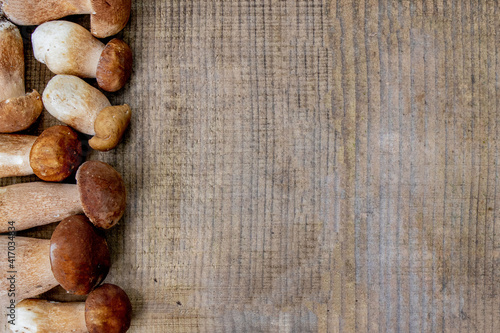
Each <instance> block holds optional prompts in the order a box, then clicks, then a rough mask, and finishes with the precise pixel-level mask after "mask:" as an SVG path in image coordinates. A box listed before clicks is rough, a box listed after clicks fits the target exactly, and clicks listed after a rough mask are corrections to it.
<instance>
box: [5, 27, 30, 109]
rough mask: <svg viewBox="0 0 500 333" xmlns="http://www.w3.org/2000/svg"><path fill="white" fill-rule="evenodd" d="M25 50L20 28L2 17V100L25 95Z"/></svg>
mask: <svg viewBox="0 0 500 333" xmlns="http://www.w3.org/2000/svg"><path fill="white" fill-rule="evenodd" d="M23 52H24V51H23V38H22V37H21V33H20V32H19V29H18V28H17V27H16V26H15V25H14V24H12V23H10V22H9V21H7V20H5V19H0V87H1V89H0V101H3V100H6V99H9V98H13V97H18V96H22V95H24V91H25V90H24V53H23Z"/></svg>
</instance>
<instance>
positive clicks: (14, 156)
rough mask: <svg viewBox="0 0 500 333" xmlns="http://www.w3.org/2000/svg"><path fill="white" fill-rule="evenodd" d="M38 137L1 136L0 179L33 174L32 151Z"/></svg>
mask: <svg viewBox="0 0 500 333" xmlns="http://www.w3.org/2000/svg"><path fill="white" fill-rule="evenodd" d="M36 138H37V137H36V136H32V135H16V134H0V178H3V177H17V176H28V175H32V174H33V169H32V168H31V166H30V151H31V147H32V146H33V144H34V143H35V140H36Z"/></svg>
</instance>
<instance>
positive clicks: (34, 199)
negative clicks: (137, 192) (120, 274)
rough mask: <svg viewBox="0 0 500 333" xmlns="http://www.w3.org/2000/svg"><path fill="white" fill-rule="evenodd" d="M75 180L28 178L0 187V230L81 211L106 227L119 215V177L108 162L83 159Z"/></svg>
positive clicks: (121, 187) (121, 208)
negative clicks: (61, 180) (60, 180)
mask: <svg viewBox="0 0 500 333" xmlns="http://www.w3.org/2000/svg"><path fill="white" fill-rule="evenodd" d="M76 182H77V183H76V184H59V183H45V182H32V183H23V184H14V185H9V186H4V187H0V232H6V231H8V230H9V228H8V227H9V224H8V223H9V222H10V221H15V223H16V230H24V229H29V228H32V227H35V226H39V225H44V224H48V223H52V222H57V221H60V220H62V219H64V218H66V217H68V216H71V215H76V214H82V213H85V215H87V217H88V218H89V220H90V221H91V222H92V223H93V224H94V225H95V226H96V227H98V228H100V229H109V228H111V227H112V226H114V225H115V224H116V223H118V221H119V220H120V219H121V217H122V216H123V213H124V212H125V206H126V192H125V184H124V183H123V179H122V177H121V176H120V174H119V173H118V172H116V170H115V169H113V168H112V167H111V166H110V165H109V164H106V163H103V162H99V161H87V162H85V163H83V164H82V165H81V166H80V168H79V169H78V171H77V172H76Z"/></svg>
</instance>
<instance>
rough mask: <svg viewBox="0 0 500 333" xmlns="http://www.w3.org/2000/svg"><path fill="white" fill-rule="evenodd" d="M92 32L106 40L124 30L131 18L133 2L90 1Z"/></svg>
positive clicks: (129, 0)
mask: <svg viewBox="0 0 500 333" xmlns="http://www.w3.org/2000/svg"><path fill="white" fill-rule="evenodd" d="M90 3H91V6H92V13H91V15H90V26H91V29H90V32H92V35H94V36H96V37H98V38H106V37H109V36H112V35H115V34H117V33H118V32H120V30H122V29H123V28H124V27H125V25H126V24H127V22H128V19H129V17H130V8H131V6H132V1H131V0H90Z"/></svg>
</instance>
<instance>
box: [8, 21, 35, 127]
mask: <svg viewBox="0 0 500 333" xmlns="http://www.w3.org/2000/svg"><path fill="white" fill-rule="evenodd" d="M0 87H1V88H0V133H12V132H17V131H22V130H24V129H26V128H28V127H30V126H31V124H33V123H34V122H35V120H36V119H37V118H38V116H40V113H42V109H43V104H42V99H41V97H40V94H39V93H38V92H37V91H36V90H33V91H32V92H31V93H28V94H25V90H24V89H25V88H24V53H23V39H22V38H21V34H20V33H19V29H18V28H17V27H16V26H15V25H14V24H12V23H10V22H9V21H7V20H1V19H0Z"/></svg>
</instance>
